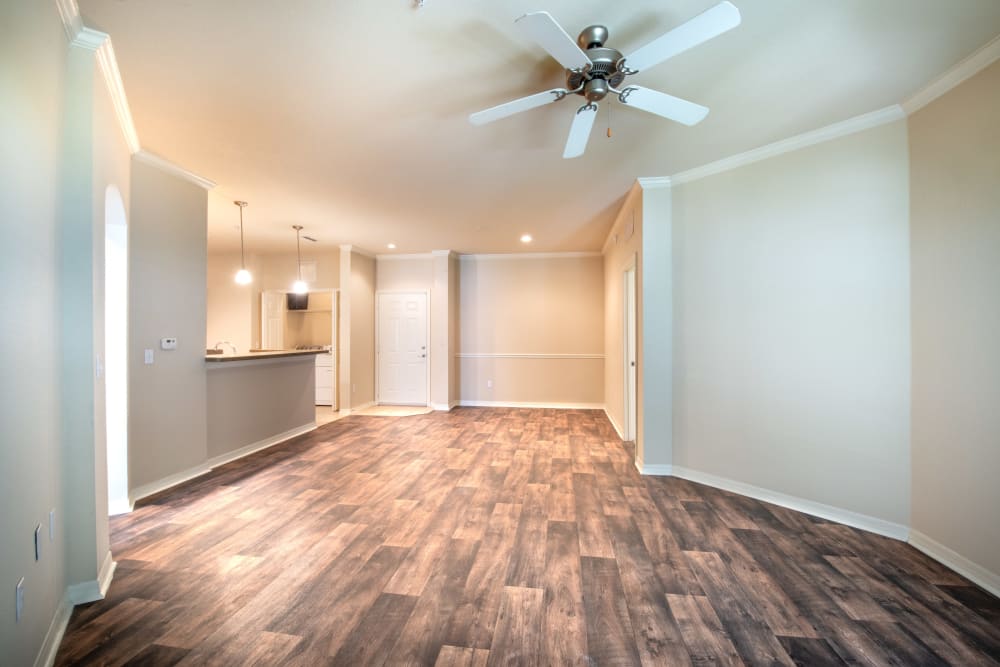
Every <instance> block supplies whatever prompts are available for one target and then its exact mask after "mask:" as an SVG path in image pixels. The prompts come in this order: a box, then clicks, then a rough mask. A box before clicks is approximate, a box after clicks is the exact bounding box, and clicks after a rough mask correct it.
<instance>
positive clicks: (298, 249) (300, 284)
mask: <svg viewBox="0 0 1000 667" xmlns="http://www.w3.org/2000/svg"><path fill="white" fill-rule="evenodd" d="M292 229H294V230H295V255H296V257H297V258H298V269H299V272H298V276H299V277H298V280H296V281H295V282H294V283H292V292H294V293H295V294H305V293H307V292H308V291H309V285H307V284H306V281H304V280H302V240H301V236H302V225H292Z"/></svg>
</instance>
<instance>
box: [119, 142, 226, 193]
mask: <svg viewBox="0 0 1000 667" xmlns="http://www.w3.org/2000/svg"><path fill="white" fill-rule="evenodd" d="M134 157H135V158H136V159H137V160H139V161H140V162H144V163H145V164H148V165H149V166H151V167H156V168H157V169H159V170H160V171H164V172H166V173H168V174H173V175H174V176H177V177H178V178H183V179H184V180H185V181H189V182H191V183H194V184H195V185H197V186H198V187H201V188H205V189H206V190H211V189H212V188H214V187H215V182H214V181H210V180H208V179H207V178H204V177H202V176H199V175H198V174H195V173H193V172H190V171H188V170H187V169H185V168H184V167H179V166H177V165H176V164H174V163H173V162H170V161H169V160H167V159H164V158H162V157H160V156H159V155H156V154H155V153H150V152H149V151H145V150H140V151H139V152H138V153H136V154H135V156H134Z"/></svg>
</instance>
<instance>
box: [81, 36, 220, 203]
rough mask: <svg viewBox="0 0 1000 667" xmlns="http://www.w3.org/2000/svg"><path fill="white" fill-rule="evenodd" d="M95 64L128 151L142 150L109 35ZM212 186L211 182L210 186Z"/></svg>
mask: <svg viewBox="0 0 1000 667" xmlns="http://www.w3.org/2000/svg"><path fill="white" fill-rule="evenodd" d="M84 30H87V28H84ZM97 65H98V66H99V67H100V68H101V74H102V75H103V76H104V84H105V85H106V86H107V88H108V94H109V95H110V96H111V103H112V105H114V107H115V115H116V116H118V125H119V127H121V130H122V134H123V135H124V136H125V143H126V144H127V145H128V150H129V153H131V154H133V155H135V154H137V153H139V152H140V151H141V150H142V146H140V145H139V134H138V133H137V132H136V131H135V123H134V122H133V121H132V110H131V109H129V106H128V97H126V96H125V84H124V83H123V82H122V75H121V72H120V71H119V70H118V59H117V58H115V49H114V47H113V46H112V45H111V38H110V37H109V38H108V39H106V40H105V41H104V43H103V44H101V46H100V48H98V49H97ZM214 186H215V184H214V183H213V184H212V186H211V187H214Z"/></svg>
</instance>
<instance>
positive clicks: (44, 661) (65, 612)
mask: <svg viewBox="0 0 1000 667" xmlns="http://www.w3.org/2000/svg"><path fill="white" fill-rule="evenodd" d="M72 614H73V605H72V604H71V603H70V601H69V590H68V589H67V591H66V592H65V593H63V596H62V600H60V601H59V606H58V607H56V613H55V614H54V615H53V616H52V622H51V623H49V631H48V632H46V633H45V639H44V640H43V641H42V647H41V648H40V649H39V650H38V655H37V656H36V657H35V663H34V665H35V667H52V665H54V664H55V662H56V653H58V652H59V645H60V644H61V643H62V640H63V635H65V634H66V626H68V625H69V617H70V616H71V615H72Z"/></svg>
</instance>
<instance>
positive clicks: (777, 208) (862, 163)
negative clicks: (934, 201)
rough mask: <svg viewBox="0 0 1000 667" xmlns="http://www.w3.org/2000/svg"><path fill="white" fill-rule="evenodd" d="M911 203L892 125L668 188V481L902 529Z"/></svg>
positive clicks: (899, 134)
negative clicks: (794, 502)
mask: <svg viewBox="0 0 1000 667" xmlns="http://www.w3.org/2000/svg"><path fill="white" fill-rule="evenodd" d="M908 187H909V186H908V159H907V137H906V123H905V122H904V121H899V122H895V123H892V124H889V125H883V126H880V127H877V128H874V129H870V130H866V131H863V132H859V133H857V134H854V135H851V136H847V137H843V138H839V139H836V140H833V141H829V142H826V143H823V144H820V145H817V146H812V147H809V148H805V149H802V150H799V151H796V152H793V153H788V154H785V155H781V156H778V157H774V158H771V159H768V160H764V161H761V162H757V163H754V164H751V165H748V166H745V167H741V168H739V169H735V170H732V171H728V172H725V173H722V174H717V175H714V176H710V177H707V178H704V179H702V180H698V181H695V182H691V183H687V184H683V185H679V186H676V187H675V188H674V189H673V227H674V230H673V231H674V234H673V244H674V253H673V260H674V272H673V273H674V281H675V286H674V388H673V391H674V420H675V423H674V456H673V463H674V465H675V466H680V467H682V468H687V469H689V470H693V471H698V472H701V473H708V474H711V475H716V476H718V477H722V478H725V479H730V480H735V481H739V482H742V483H745V484H750V485H754V486H758V487H763V488H765V489H770V490H773V491H778V492H781V493H785V494H789V495H791V496H796V497H799V498H804V499H808V500H811V501H815V502H819V503H824V504H827V505H832V506H835V507H840V508H844V509H847V510H851V511H854V512H858V513H860V514H864V515H868V516H871V517H876V518H878V519H882V520H885V521H888V522H893V523H897V524H903V525H906V524H907V523H908V521H909V498H910V478H909V467H910V451H909V438H910V432H909V431H910V429H909V422H910V348H909V340H910V313H909V299H910V291H909V232H908V216H909V211H908V208H909V207H908V202H909V193H908ZM646 289H647V299H651V298H655V293H652V292H649V287H648V286H647V287H646ZM653 407H654V406H653V405H647V406H646V409H647V410H649V409H652V408H653Z"/></svg>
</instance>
